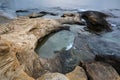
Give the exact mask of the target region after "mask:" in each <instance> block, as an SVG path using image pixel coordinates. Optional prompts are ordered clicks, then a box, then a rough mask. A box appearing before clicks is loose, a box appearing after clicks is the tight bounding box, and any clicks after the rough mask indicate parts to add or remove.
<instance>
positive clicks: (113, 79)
mask: <svg viewBox="0 0 120 80" xmlns="http://www.w3.org/2000/svg"><path fill="white" fill-rule="evenodd" d="M86 72H87V74H88V76H89V80H120V76H119V75H118V73H117V72H116V70H115V69H114V68H113V67H112V66H110V65H109V64H106V63H100V62H95V63H88V64H86Z"/></svg>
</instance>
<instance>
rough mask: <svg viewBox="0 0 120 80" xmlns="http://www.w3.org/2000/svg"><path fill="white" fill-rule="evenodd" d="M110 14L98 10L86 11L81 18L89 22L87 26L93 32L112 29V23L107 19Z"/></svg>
mask: <svg viewBox="0 0 120 80" xmlns="http://www.w3.org/2000/svg"><path fill="white" fill-rule="evenodd" d="M106 17H108V15H106V14H104V13H102V12H98V11H85V12H82V13H81V18H82V19H84V20H85V21H86V23H87V28H88V29H89V30H91V31H93V32H102V31H112V28H111V25H110V24H109V23H108V22H107V21H106Z"/></svg>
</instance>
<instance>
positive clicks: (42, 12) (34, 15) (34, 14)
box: [28, 11, 58, 18]
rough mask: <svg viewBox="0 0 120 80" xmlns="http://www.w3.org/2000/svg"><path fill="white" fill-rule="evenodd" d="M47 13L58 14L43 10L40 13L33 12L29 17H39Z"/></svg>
mask: <svg viewBox="0 0 120 80" xmlns="http://www.w3.org/2000/svg"><path fill="white" fill-rule="evenodd" d="M45 15H52V16H57V15H58V14H55V13H52V12H46V11H41V12H39V13H32V14H30V15H28V17H29V18H39V17H43V16H45Z"/></svg>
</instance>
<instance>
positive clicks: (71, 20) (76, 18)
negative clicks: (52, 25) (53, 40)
mask: <svg viewBox="0 0 120 80" xmlns="http://www.w3.org/2000/svg"><path fill="white" fill-rule="evenodd" d="M61 17H62V19H60V20H59V21H60V22H61V23H63V24H78V25H85V23H84V22H83V21H81V17H80V14H78V13H64V14H63V15H62V16H61Z"/></svg>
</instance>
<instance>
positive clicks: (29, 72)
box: [0, 18, 75, 80]
mask: <svg viewBox="0 0 120 80" xmlns="http://www.w3.org/2000/svg"><path fill="white" fill-rule="evenodd" d="M59 20H61V19H59ZM62 20H64V19H62ZM66 21H67V20H66ZM74 21H75V20H74ZM74 21H73V22H74ZM61 27H63V25H62V22H60V21H58V20H54V19H43V18H39V19H29V18H18V19H15V20H13V21H12V22H10V23H8V24H4V25H1V26H0V80H15V79H17V80H18V79H19V80H34V79H36V78H38V77H40V76H41V75H43V74H44V73H45V72H46V67H44V66H43V65H42V63H44V62H45V61H46V60H43V61H41V59H40V57H39V56H38V55H37V54H36V53H35V51H34V50H35V47H36V45H37V41H38V40H39V39H42V38H43V37H44V36H46V35H48V34H50V33H51V32H53V31H56V30H59V29H60V28H61ZM48 61H49V60H48ZM52 61H53V60H52ZM49 64H53V63H51V62H50V63H49ZM53 65H54V64H53ZM53 67H55V66H53ZM53 67H52V66H49V67H48V69H47V70H51V71H57V70H56V68H55V70H53V69H54V68H53ZM57 67H58V65H57ZM49 68H50V69H49Z"/></svg>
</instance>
